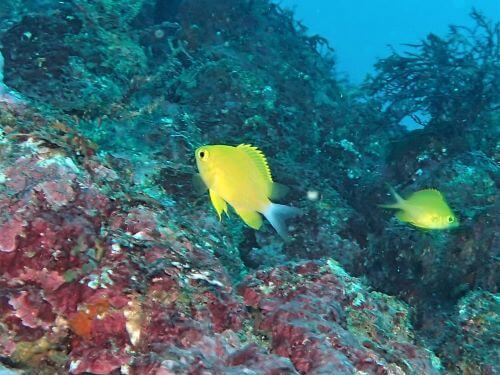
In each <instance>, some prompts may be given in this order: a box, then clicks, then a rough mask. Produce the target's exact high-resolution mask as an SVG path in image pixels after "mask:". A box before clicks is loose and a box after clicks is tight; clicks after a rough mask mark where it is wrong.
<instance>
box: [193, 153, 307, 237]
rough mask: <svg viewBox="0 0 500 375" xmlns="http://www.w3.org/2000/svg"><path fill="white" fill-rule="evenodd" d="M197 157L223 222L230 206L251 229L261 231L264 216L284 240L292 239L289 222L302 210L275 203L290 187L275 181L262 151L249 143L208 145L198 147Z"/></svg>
mask: <svg viewBox="0 0 500 375" xmlns="http://www.w3.org/2000/svg"><path fill="white" fill-rule="evenodd" d="M195 155H196V164H197V165H198V170H199V171H200V177H201V180H202V181H203V183H204V185H205V186H206V187H207V188H208V190H209V194H210V199H211V201H212V204H213V206H214V207H215V210H216V211H217V214H218V215H219V220H220V219H221V216H222V212H225V213H226V214H227V212H228V208H227V204H228V203H229V204H230V205H231V206H232V207H233V208H234V210H235V211H236V213H237V214H238V215H239V216H240V217H241V219H242V220H243V221H244V222H245V223H246V224H247V225H248V226H249V227H251V228H253V229H257V230H258V229H260V227H261V226H262V216H261V214H262V215H264V216H265V218H266V219H267V220H268V221H269V222H270V223H271V225H272V226H273V227H274V229H276V231H277V232H278V234H279V235H280V236H281V237H283V238H287V237H288V231H287V228H286V224H285V220H286V219H287V218H290V217H293V216H297V215H299V214H300V212H301V211H300V210H299V209H298V208H294V207H289V206H285V205H281V204H276V203H272V202H271V199H277V198H280V197H281V196H283V195H284V192H285V190H286V188H285V187H284V186H283V185H280V184H277V183H275V182H273V179H272V176H271V170H270V168H269V164H268V163H267V160H266V157H265V156H264V154H263V153H262V151H260V150H259V149H258V148H256V147H254V146H251V145H247V144H241V145H239V146H236V147H234V146H226V145H207V146H203V147H200V148H198V149H197V150H196V152H195Z"/></svg>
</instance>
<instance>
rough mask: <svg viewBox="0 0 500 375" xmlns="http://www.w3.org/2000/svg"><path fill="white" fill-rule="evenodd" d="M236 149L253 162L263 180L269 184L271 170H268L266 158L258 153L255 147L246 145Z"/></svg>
mask: <svg viewBox="0 0 500 375" xmlns="http://www.w3.org/2000/svg"><path fill="white" fill-rule="evenodd" d="M237 148H238V149H240V150H241V151H243V152H245V154H247V155H248V156H249V157H250V159H251V160H252V161H253V162H254V164H255V166H256V167H257V169H258V171H259V172H260V173H261V174H262V176H264V178H265V179H266V180H268V181H270V182H272V181H273V178H272V176H271V169H269V164H267V160H266V157H265V155H264V153H263V152H262V151H260V150H259V149H258V148H257V147H254V146H252V145H247V144H241V145H239V146H237Z"/></svg>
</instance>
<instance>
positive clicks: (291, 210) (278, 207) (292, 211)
mask: <svg viewBox="0 0 500 375" xmlns="http://www.w3.org/2000/svg"><path fill="white" fill-rule="evenodd" d="M301 213H302V211H301V210H300V209H298V208H295V207H290V206H285V205H283V204H276V203H270V204H269V206H268V207H267V208H266V210H265V211H264V212H263V213H262V214H263V215H264V216H265V217H266V219H267V221H269V222H270V223H271V225H272V226H273V228H274V229H276V232H278V234H279V235H280V236H281V238H283V239H285V240H286V239H287V238H288V228H287V225H286V220H287V219H290V218H292V217H294V216H298V215H300V214H301Z"/></svg>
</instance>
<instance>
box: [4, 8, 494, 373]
mask: <svg viewBox="0 0 500 375" xmlns="http://www.w3.org/2000/svg"><path fill="white" fill-rule="evenodd" d="M0 15H1V16H2V17H0V52H1V53H0V207H1V212H2V214H1V215H0V311H1V314H0V372H2V371H7V368H8V369H10V370H11V371H13V372H15V373H24V374H55V373H61V374H63V373H72V374H84V373H90V374H119V373H128V374H296V373H300V374H333V373H335V374H353V373H368V374H440V373H465V374H494V373H495V371H497V367H496V366H497V363H498V362H499V359H500V358H499V352H498V350H495V348H498V345H499V343H498V337H496V334H495V331H496V330H498V326H499V324H500V322H499V318H498V310H499V306H498V305H499V298H498V283H499V280H498V275H499V269H498V265H499V262H498V259H499V253H498V251H499V249H500V243H499V238H498V227H499V223H498V218H499V212H500V208H499V202H498V185H499V182H500V170H499V167H498V162H499V145H498V139H499V138H500V137H499V136H500V134H498V132H499V127H498V124H499V120H500V117H499V102H500V89H499V86H498V82H500V77H499V72H500V61H499V53H498V52H499V32H500V31H499V30H500V27H499V24H498V23H496V24H495V23H493V22H491V21H489V20H487V19H486V18H485V17H483V16H482V15H480V14H478V13H475V12H473V13H472V17H473V19H474V21H475V24H476V27H475V28H474V29H473V30H472V29H470V30H469V29H466V28H461V27H452V28H451V29H450V34H449V35H447V36H442V37H439V36H436V35H430V36H429V37H428V38H427V39H426V40H424V41H422V42H421V43H420V44H418V45H414V46H413V47H411V48H412V49H411V50H409V51H408V52H406V53H397V52H394V53H393V54H392V55H391V56H389V57H388V58H386V59H382V60H380V61H379V63H378V64H377V66H376V68H377V73H376V74H375V76H374V77H371V78H368V79H367V81H366V82H365V84H364V85H362V86H360V87H354V86H352V85H351V84H349V83H348V82H345V81H342V80H339V79H337V78H336V75H335V61H334V58H333V49H332V48H331V47H330V46H329V45H328V43H327V42H326V41H325V40H324V39H323V38H321V37H319V36H310V35H308V34H307V33H306V28H305V27H304V26H303V25H302V24H300V23H299V22H297V21H296V20H295V19H294V18H293V14H292V13H291V12H289V11H287V10H284V9H282V8H281V7H279V6H278V5H275V4H272V3H270V2H268V1H267V0H253V1H248V0H217V1H213V0H211V1H209V0H176V1H174V0H134V1H130V2H120V1H115V0H97V1H86V0H71V1H67V2H56V1H49V0H45V1H39V0H5V1H4V2H3V3H2V5H0ZM408 119H412V121H413V122H414V123H416V124H417V125H418V126H419V127H420V128H421V129H418V130H411V131H410V130H408V129H407V128H406V127H404V126H402V124H404V123H405V121H408ZM205 143H223V144H239V143H251V144H254V145H257V146H259V147H260V148H261V149H262V150H263V151H264V152H265V154H266V156H267V157H268V160H269V163H270V165H271V168H272V170H273V176H274V177H275V179H276V180H277V181H278V182H282V183H284V184H286V185H288V186H290V188H291V189H290V193H289V194H288V196H287V197H286V200H287V202H293V203H294V204H295V205H296V206H298V207H300V208H301V209H302V210H303V211H304V215H303V216H302V217H300V218H299V219H298V220H296V221H293V222H290V231H291V233H292V238H291V239H290V240H289V241H286V242H283V241H282V240H281V239H280V238H279V237H278V236H277V235H276V234H275V233H273V231H272V229H271V228H270V226H265V227H264V228H263V229H262V230H260V231H254V230H252V229H250V228H247V227H245V226H244V224H243V223H242V222H240V221H239V220H237V219H235V215H233V217H232V218H229V219H226V218H224V220H223V221H222V223H220V222H219V221H218V218H217V216H216V214H215V212H214V211H213V210H212V208H211V207H210V204H209V201H208V198H207V197H205V196H199V195H197V194H196V193H194V192H193V189H192V186H191V175H192V174H193V173H194V172H195V163H194V157H193V152H194V149H195V148H196V147H197V146H199V145H202V144H205ZM387 184H390V185H392V186H394V187H395V188H396V189H397V190H398V191H401V192H402V194H403V195H404V193H406V192H408V193H409V192H412V191H415V190H418V189H421V188H425V187H434V188H438V189H439V190H440V191H442V192H443V193H444V194H445V195H446V197H447V198H448V200H449V203H450V205H451V206H452V207H453V209H454V210H455V211H456V212H457V214H458V217H459V219H460V227H459V228H457V229H455V230H450V231H439V232H434V231H432V232H429V231H427V232H426V231H421V230H416V229H414V228H411V227H409V226H405V225H402V224H401V223H400V222H398V221H397V220H396V219H395V218H392V216H391V214H389V213H387V212H385V211H383V210H382V209H380V208H379V207H377V204H379V203H384V202H386V201H387V200H388V199H390V198H389V197H388V195H387ZM351 275H352V276H351Z"/></svg>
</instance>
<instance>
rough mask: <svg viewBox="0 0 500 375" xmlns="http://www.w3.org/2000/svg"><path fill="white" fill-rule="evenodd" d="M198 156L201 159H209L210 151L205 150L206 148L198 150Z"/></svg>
mask: <svg viewBox="0 0 500 375" xmlns="http://www.w3.org/2000/svg"><path fill="white" fill-rule="evenodd" d="M198 157H199V158H200V159H201V160H207V158H208V151H207V150H205V149H203V150H200V151H198Z"/></svg>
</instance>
